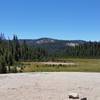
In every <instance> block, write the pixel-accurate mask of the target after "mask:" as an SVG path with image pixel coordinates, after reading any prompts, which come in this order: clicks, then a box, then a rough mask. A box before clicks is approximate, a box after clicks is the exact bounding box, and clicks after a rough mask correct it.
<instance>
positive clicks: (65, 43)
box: [19, 38, 86, 46]
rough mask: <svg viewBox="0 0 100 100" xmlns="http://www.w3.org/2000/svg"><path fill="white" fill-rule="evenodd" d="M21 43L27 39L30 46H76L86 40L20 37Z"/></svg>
mask: <svg viewBox="0 0 100 100" xmlns="http://www.w3.org/2000/svg"><path fill="white" fill-rule="evenodd" d="M19 41H20V43H22V42H23V41H26V43H27V44H28V45H30V46H34V45H39V46H40V45H42V46H43V45H50V44H52V45H58V44H59V46H61V45H63V46H68V45H69V46H75V45H79V44H84V43H85V42H86V41H83V40H58V39H52V38H40V39H19Z"/></svg>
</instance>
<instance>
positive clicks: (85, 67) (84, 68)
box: [23, 59, 100, 72]
mask: <svg viewBox="0 0 100 100" xmlns="http://www.w3.org/2000/svg"><path fill="white" fill-rule="evenodd" d="M62 61H63V60H62ZM64 62H69V63H72V62H73V63H75V65H61V64H59V65H46V64H41V63H40V62H23V64H24V66H25V67H24V69H23V72H61V71H62V72H100V59H66V60H65V59H64Z"/></svg>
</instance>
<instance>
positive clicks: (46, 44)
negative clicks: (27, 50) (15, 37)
mask: <svg viewBox="0 0 100 100" xmlns="http://www.w3.org/2000/svg"><path fill="white" fill-rule="evenodd" d="M24 40H25V41H26V43H27V45H29V46H33V47H41V48H43V49H45V50H47V51H48V52H49V54H56V53H59V54H62V52H64V50H65V48H67V47H68V46H71V47H74V46H77V45H81V44H84V43H85V42H86V41H82V40H58V39H52V38H40V39H33V40H32V39H21V40H20V43H22V42H23V41H24Z"/></svg>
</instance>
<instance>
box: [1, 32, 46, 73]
mask: <svg viewBox="0 0 100 100" xmlns="http://www.w3.org/2000/svg"><path fill="white" fill-rule="evenodd" d="M46 56H47V53H46V51H45V49H43V48H40V47H37V48H35V47H32V46H29V45H27V43H26V41H25V40H24V41H23V42H22V43H20V40H19V39H18V38H17V36H16V35H14V36H13V39H12V40H10V39H6V38H5V36H4V34H2V33H1V34H0V73H10V72H17V69H16V65H17V63H19V62H22V61H42V60H45V59H46Z"/></svg>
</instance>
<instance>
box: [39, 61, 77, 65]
mask: <svg viewBox="0 0 100 100" xmlns="http://www.w3.org/2000/svg"><path fill="white" fill-rule="evenodd" d="M40 63H41V64H46V65H76V64H75V63H62V62H40Z"/></svg>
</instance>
